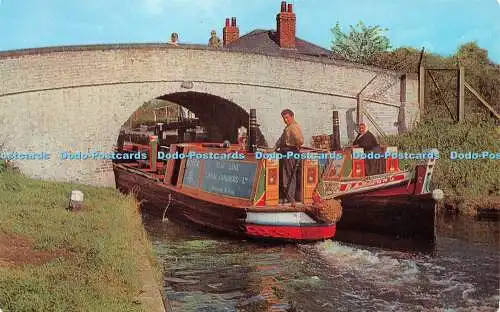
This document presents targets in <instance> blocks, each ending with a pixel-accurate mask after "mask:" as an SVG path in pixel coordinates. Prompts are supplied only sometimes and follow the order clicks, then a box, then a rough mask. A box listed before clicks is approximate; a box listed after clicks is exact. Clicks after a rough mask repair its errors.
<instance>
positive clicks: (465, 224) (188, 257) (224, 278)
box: [143, 210, 500, 312]
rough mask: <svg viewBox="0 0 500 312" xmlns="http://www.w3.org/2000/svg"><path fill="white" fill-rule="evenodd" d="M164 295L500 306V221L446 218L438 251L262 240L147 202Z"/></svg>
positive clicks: (264, 301)
mask: <svg viewBox="0 0 500 312" xmlns="http://www.w3.org/2000/svg"><path fill="white" fill-rule="evenodd" d="M143 220H144V223H145V226H146V230H147V231H148V233H149V235H150V238H151V241H152V242H153V245H154V250H155V252H156V253H157V256H158V260H159V261H160V262H161V263H162V264H163V266H164V270H165V275H164V293H163V295H164V297H166V298H168V301H169V303H170V307H171V309H172V311H173V312H189V311H193V312H196V311H200V312H201V311H205V312H212V311H213V312H219V311H221V312H222V311H306V312H316V311H405V312H406V311H446V312H451V311H498V307H499V301H500V294H499V291H500V289H499V256H500V252H499V234H500V232H499V223H498V221H477V220H474V219H472V218H465V217H454V218H453V217H440V218H439V226H438V229H439V230H438V233H439V235H438V239H437V245H436V246H435V248H434V249H433V251H432V252H428V250H427V251H425V252H422V251H411V252H409V251H396V250H389V249H383V248H380V247H373V246H372V247H369V246H364V245H355V244H351V243H345V242H339V241H335V240H331V241H325V242H319V243H313V244H298V245H294V244H263V243H259V242H256V241H248V240H241V239H231V238H227V237H224V236H221V235H220V234H214V233H209V232H202V231H200V230H199V229H197V228H194V227H191V226H189V225H186V224H180V223H178V222H174V221H169V220H166V221H165V222H162V220H161V216H158V214H156V213H155V214H152V213H150V212H148V210H144V213H143Z"/></svg>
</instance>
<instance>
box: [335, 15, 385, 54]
mask: <svg viewBox="0 0 500 312" xmlns="http://www.w3.org/2000/svg"><path fill="white" fill-rule="evenodd" d="M349 28H350V32H349V33H344V32H343V31H342V30H341V28H340V24H339V23H338V22H337V24H336V25H335V27H334V28H332V29H331V31H332V33H333V36H334V40H333V41H332V51H333V53H334V54H336V55H338V56H341V57H342V58H344V59H346V60H348V61H352V62H360V63H366V62H368V61H370V60H371V59H372V58H373V57H374V56H375V55H376V54H378V53H380V52H383V51H387V50H389V49H390V48H391V45H390V41H389V38H387V37H386V36H384V35H383V32H384V31H387V29H383V28H381V27H380V26H366V25H365V24H364V23H363V22H361V21H360V22H358V24H356V26H352V25H350V26H349Z"/></svg>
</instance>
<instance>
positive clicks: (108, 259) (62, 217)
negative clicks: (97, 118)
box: [0, 172, 152, 312]
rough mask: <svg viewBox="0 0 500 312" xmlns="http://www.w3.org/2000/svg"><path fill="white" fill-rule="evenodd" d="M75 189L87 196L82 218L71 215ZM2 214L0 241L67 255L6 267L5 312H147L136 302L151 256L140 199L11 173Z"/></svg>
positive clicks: (1, 297)
mask: <svg viewBox="0 0 500 312" xmlns="http://www.w3.org/2000/svg"><path fill="white" fill-rule="evenodd" d="M75 188H78V189H80V190H81V191H83V192H84V194H85V209H84V210H83V211H81V212H78V213H74V212H69V211H67V210H66V209H65V208H66V206H67V204H68V194H69V193H70V191H71V190H73V189H75ZM0 207H2V209H0V220H1V222H0V235H3V234H4V233H13V234H17V235H21V236H22V237H25V238H27V239H29V240H31V241H33V244H34V245H33V246H34V247H33V248H34V250H35V251H44V252H47V251H48V252H59V254H62V256H59V257H54V258H53V259H52V260H51V261H49V262H47V263H44V264H28V265H24V266H17V267H2V266H0V307H1V308H2V309H4V311H120V312H121V311H141V308H142V307H141V306H140V305H137V304H135V303H134V300H135V299H136V296H137V295H138V294H139V292H140V290H141V287H142V285H141V282H142V280H141V276H140V274H139V273H140V269H141V266H142V265H144V262H146V261H148V260H151V259H152V257H151V255H152V248H151V245H150V243H149V241H148V239H147V236H146V233H145V232H144V229H143V227H142V223H141V218H140V215H139V214H138V211H137V206H136V203H135V200H134V199H133V198H131V197H125V196H123V195H121V194H119V193H117V191H116V190H114V189H98V188H94V187H90V186H82V185H74V184H66V183H64V184H63V183H54V182H47V181H39V180H33V179H29V178H26V177H24V176H22V175H20V174H18V173H13V172H4V173H0ZM12 248H13V251H14V250H15V248H16V245H15V243H14V242H13V243H12Z"/></svg>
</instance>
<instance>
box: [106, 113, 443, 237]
mask: <svg viewBox="0 0 500 312" xmlns="http://www.w3.org/2000/svg"><path fill="white" fill-rule="evenodd" d="M252 113H253V114H252ZM252 115H254V116H255V112H252V111H251V116H252ZM249 128H250V136H249V140H248V141H249V142H248V144H247V145H242V144H229V142H225V143H221V144H218V143H176V144H171V145H170V146H162V145H161V144H158V136H157V135H152V136H151V139H150V144H147V145H146V144H137V143H132V142H126V143H125V142H122V144H119V147H118V151H119V152H126V153H130V154H137V153H142V154H144V155H146V157H144V158H145V159H139V160H133V161H121V162H117V163H114V165H113V166H114V173H115V179H116V186H117V188H118V189H119V190H120V191H122V192H126V193H129V192H133V193H134V194H135V195H136V196H137V197H138V199H139V200H141V201H144V202H147V204H148V205H150V206H153V207H158V209H161V210H162V211H164V214H167V215H168V216H169V217H170V216H172V217H174V218H175V217H180V218H182V219H183V220H188V221H190V222H193V223H196V224H198V225H201V226H204V227H209V228H212V229H215V230H219V231H224V232H228V233H233V234H237V235H244V236H247V237H254V238H266V239H277V240H292V241H317V240H324V239H330V238H333V237H334V236H335V234H336V231H337V229H338V228H344V229H357V230H361V231H371V232H388V233H390V234H394V235H397V236H410V237H411V236H419V237H421V238H424V239H429V240H434V238H435V224H434V219H435V211H436V210H435V204H436V199H435V198H433V196H432V193H431V191H430V186H429V185H430V181H431V178H432V173H433V167H434V165H435V158H431V159H428V160H427V161H426V162H425V163H422V164H419V165H417V166H416V167H415V168H414V170H407V171H403V170H400V169H399V164H398V159H397V158H391V157H388V158H387V159H386V160H385V162H384V166H383V167H384V168H383V169H384V171H383V172H382V173H380V174H377V175H373V176H366V174H365V170H364V169H365V168H364V167H365V160H364V159H358V157H355V155H357V154H359V153H360V152H363V150H362V149H359V148H353V147H346V148H343V149H338V150H336V151H330V152H327V153H325V151H324V150H318V149H313V148H306V147H304V148H302V149H301V150H300V151H299V154H300V156H298V158H300V161H299V164H300V165H299V166H297V181H298V183H297V189H296V194H297V197H296V204H295V205H291V204H289V203H286V201H285V200H283V199H282V197H283V194H282V193H285V192H284V191H283V190H282V189H280V161H279V159H277V158H273V157H262V155H270V154H269V153H270V152H271V151H269V150H266V149H259V148H257V146H256V144H255V140H254V139H253V138H254V137H255V128H256V121H255V120H253V121H252V118H251V119H250V127H249ZM156 134H157V133H156ZM382 152H383V153H385V152H390V153H391V154H392V153H395V152H397V148H395V147H382ZM259 155H260V156H259ZM339 155H340V156H339ZM338 226H340V227H338ZM401 229H402V230H401Z"/></svg>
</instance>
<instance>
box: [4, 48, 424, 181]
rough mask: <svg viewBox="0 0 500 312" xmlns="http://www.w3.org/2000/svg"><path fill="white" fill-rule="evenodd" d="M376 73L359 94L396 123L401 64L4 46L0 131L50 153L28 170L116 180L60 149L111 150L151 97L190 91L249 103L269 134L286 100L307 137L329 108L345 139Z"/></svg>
mask: <svg viewBox="0 0 500 312" xmlns="http://www.w3.org/2000/svg"><path fill="white" fill-rule="evenodd" d="M377 75H378V76H379V77H377V78H376V79H375V80H373V83H372V84H370V85H369V86H368V87H367V88H366V89H365V91H364V92H363V94H364V95H366V96H367V97H368V96H372V95H374V94H375V95H374V96H376V99H375V100H378V101H381V102H387V103H389V104H390V105H383V104H379V103H374V102H369V101H364V103H365V104H366V109H367V110H369V111H370V113H371V114H372V115H373V116H374V118H375V119H376V120H377V122H378V123H379V124H380V125H381V127H382V128H383V129H384V131H385V132H386V133H388V134H390V133H396V132H397V130H398V128H397V127H396V126H395V125H394V123H395V122H396V121H397V120H398V114H399V106H400V104H401V94H400V92H401V89H402V88H401V86H400V82H401V79H400V75H399V74H397V73H392V72H387V71H379V70H376V69H370V68H364V67H358V66H354V65H353V66H350V65H344V64H341V65H339V64H334V63H332V64H326V63H321V62H313V61H307V60H299V59H291V58H281V57H271V56H265V55H258V54H245V53H236V52H227V51H214V50H208V49H207V50H203V49H191V48H176V47H166V46H165V47H163V46H158V45H155V46H151V47H149V48H148V47H141V48H138V47H127V48H115V47H109V48H106V47H102V48H89V49H81V50H78V49H74V50H71V49H66V50H62V49H61V50H60V51H57V50H54V51H51V52H50V53H31V52H30V53H19V54H18V55H16V54H15V53H14V54H13V53H0V76H1V77H2V79H0V133H6V134H8V138H9V140H8V142H7V147H6V148H7V150H9V151H22V152H26V151H34V152H40V151H46V152H50V153H51V155H52V158H51V160H49V161H35V160H30V161H23V162H19V163H18V165H19V166H20V167H21V169H22V170H23V171H24V172H25V173H27V174H29V175H31V176H33V177H39V178H45V179H54V180H59V181H73V182H81V183H86V184H93V185H107V186H113V185H114V177H113V174H112V172H111V171H109V164H108V165H103V161H102V160H85V161H78V160H61V159H59V157H58V153H59V152H60V151H87V150H91V149H92V150H98V151H104V152H110V151H112V148H113V145H114V144H116V140H117V137H118V132H119V129H120V126H121V125H122V124H123V123H124V122H125V121H126V120H127V119H128V118H129V117H130V116H131V114H132V113H133V112H134V111H135V110H136V109H137V108H138V107H139V106H141V105H142V104H143V103H144V102H146V101H149V100H151V99H153V98H156V97H159V96H162V95H165V94H170V93H174V92H186V91H193V92H200V93H208V94H213V95H216V96H219V97H222V98H224V99H227V100H229V101H232V102H233V103H235V104H237V105H239V106H240V107H242V108H243V109H245V110H246V111H249V110H250V108H255V109H257V118H258V120H259V123H260V124H261V130H262V133H263V135H264V136H265V138H266V140H267V141H268V142H269V143H270V144H274V142H275V141H276V139H277V138H278V137H279V135H280V134H281V132H282V130H283V126H284V125H283V124H282V121H281V117H280V111H281V110H282V109H284V108H291V109H292V110H294V111H295V113H296V117H297V120H298V122H299V123H300V124H301V126H302V129H303V132H304V136H305V138H306V144H308V145H311V144H312V136H313V135H318V134H323V133H325V134H328V133H331V127H332V122H331V117H332V116H331V115H332V110H334V109H335V110H338V111H339V118H340V125H341V141H342V142H343V143H346V142H347V141H348V140H349V139H352V136H353V130H354V128H355V122H356V107H357V96H358V93H359V92H360V91H361V90H362V89H363V88H364V87H365V85H366V84H368V82H370V81H371V80H372V79H373V77H375V76H377ZM183 81H191V82H193V88H192V89H190V90H186V89H184V88H182V87H181V84H182V82H183ZM405 84H406V88H405V91H404V92H405V93H406V97H405V99H406V105H405V111H406V114H407V116H406V120H407V121H410V120H414V119H415V116H416V115H418V106H417V93H418V90H416V88H417V87H418V83H417V82H416V80H415V79H413V78H411V77H410V78H407V79H406V82H405ZM382 87H383V88H385V90H384V91H383V92H382V94H377V92H376V91H377V90H378V89H380V88H382ZM372 100H374V99H372ZM369 126H370V125H369ZM103 168H104V169H103Z"/></svg>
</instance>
